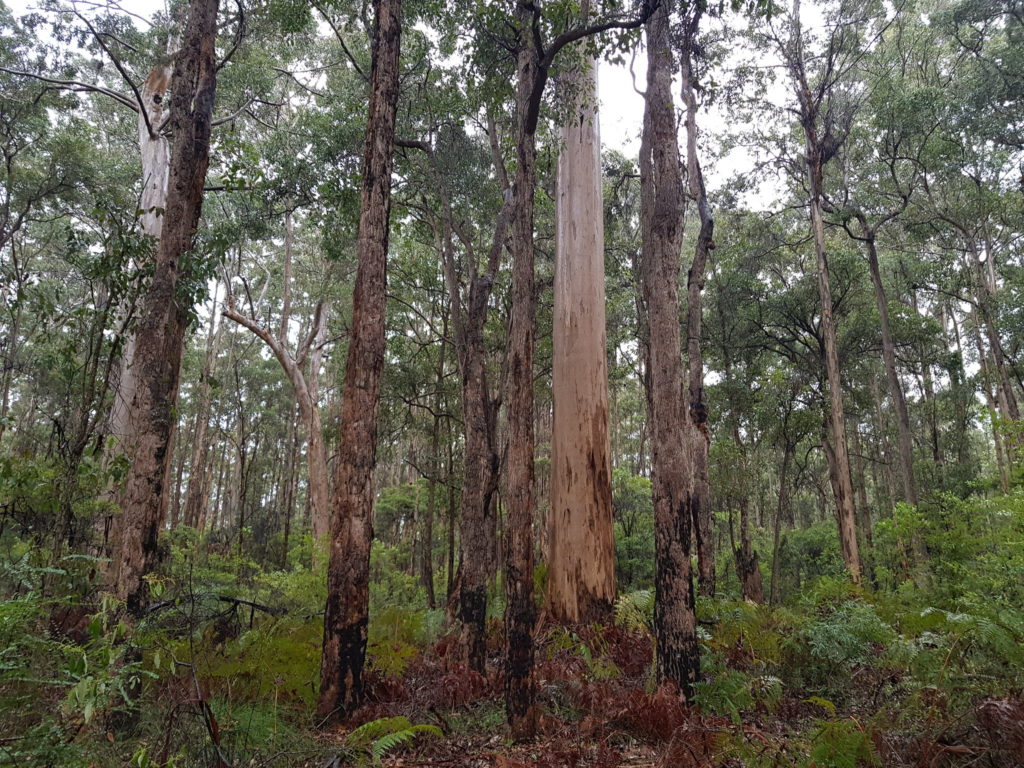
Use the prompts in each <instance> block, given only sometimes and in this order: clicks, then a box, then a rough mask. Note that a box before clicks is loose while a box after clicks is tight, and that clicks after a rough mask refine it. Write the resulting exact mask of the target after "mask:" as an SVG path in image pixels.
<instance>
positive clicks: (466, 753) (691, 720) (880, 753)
mask: <svg viewBox="0 0 1024 768" xmlns="http://www.w3.org/2000/svg"><path fill="white" fill-rule="evenodd" d="M451 650H452V649H451V646H450V644H449V642H448V641H447V640H446V639H442V640H441V641H439V642H438V643H437V644H436V645H435V647H434V648H432V649H430V651H428V652H425V653H423V654H422V655H421V656H420V657H418V658H417V659H416V660H415V661H414V662H413V663H412V664H410V665H409V667H408V668H407V669H406V670H405V672H404V674H403V675H402V677H401V679H397V678H396V679H388V678H383V677H374V676H372V677H373V679H371V681H370V685H369V688H368V690H369V698H370V701H369V703H368V704H367V705H366V706H365V707H364V708H363V709H362V710H361V711H360V713H359V714H358V717H357V719H356V720H355V721H353V722H352V723H349V724H347V725H346V726H344V727H339V728H337V729H334V730H332V731H329V732H327V733H324V734H323V735H321V736H320V737H319V741H320V744H321V746H322V747H323V748H324V749H325V750H326V751H330V749H331V747H332V745H334V746H336V748H337V749H338V755H339V758H338V762H337V763H336V765H338V766H340V765H345V764H348V763H346V762H344V760H346V759H347V760H350V761H352V764H356V765H358V764H359V762H360V761H359V757H358V755H354V754H353V753H352V750H351V749H350V746H351V743H350V741H349V736H350V734H352V733H353V732H354V731H355V730H356V729H357V728H359V726H360V725H362V724H365V723H371V728H372V727H373V725H372V724H374V723H387V722H388V719H389V718H406V719H407V720H408V722H409V723H423V724H427V723H429V724H432V725H436V726H437V727H438V728H439V729H440V731H441V732H442V733H443V734H444V736H443V738H421V739H416V740H415V741H412V740H410V742H409V745H408V746H407V747H406V748H405V749H404V751H402V752H396V753H394V754H393V755H392V756H391V757H390V758H387V759H385V760H384V761H383V764H384V765H391V766H410V767H411V766H418V767H422V768H426V767H427V766H439V767H440V766H446V767H451V768H485V767H486V768H492V767H493V768H527V767H531V768H532V767H533V766H536V767H537V768H618V767H619V766H622V767H625V766H633V767H635V768H638V767H644V768H648V767H649V768H655V767H657V768H669V767H670V766H671V767H674V766H679V767H680V768H710V767H711V766H718V767H721V768H743V766H801V767H805V768H832V767H833V766H834V767H835V768H847V767H849V768H856V767H857V766H869V765H877V766H913V767H914V768H926V767H927V768H941V767H942V766H989V767H990V768H996V767H998V768H1012V766H1024V698H1017V699H1015V700H1010V699H1006V700H999V701H998V702H996V700H992V699H985V700H983V701H979V703H978V704H977V706H976V707H975V708H974V709H973V711H970V712H965V713H957V714H954V713H953V712H951V711H949V710H948V708H947V707H946V705H945V704H944V702H942V701H941V698H942V693H941V692H939V691H936V692H935V696H936V701H935V702H934V703H933V704H934V706H933V708H932V709H930V710H928V709H926V710H923V715H924V717H923V719H917V718H915V719H913V720H912V721H911V724H909V725H908V723H907V722H899V716H898V710H899V709H900V707H901V705H907V704H908V703H909V702H908V691H909V687H908V686H905V685H904V684H905V683H908V682H909V677H910V670H906V671H905V672H903V673H901V672H900V671H898V670H894V669H891V668H888V669H879V668H877V667H875V666H873V665H864V666H862V667H861V668H859V669H855V670H853V672H852V674H851V675H850V676H849V678H848V679H846V681H845V691H844V693H845V696H844V697H843V701H844V706H842V708H840V707H837V706H836V705H835V704H833V703H832V701H830V700H828V699H825V698H823V697H817V696H808V697H807V698H797V697H794V696H792V695H780V696H776V695H775V692H772V691H764V692H763V693H764V694H765V695H764V696H763V697H762V698H760V700H757V698H758V697H757V696H756V693H757V692H756V688H757V686H758V685H762V686H770V685H771V684H772V681H771V680H768V681H766V682H764V683H754V685H753V686H752V687H753V688H754V689H755V690H754V694H755V695H754V697H753V700H752V699H751V698H746V697H745V696H744V695H743V694H742V693H741V692H740V690H739V689H738V688H737V689H736V690H734V691H733V692H732V695H733V696H735V698H736V699H738V701H731V700H730V699H729V692H728V689H729V683H728V682H727V681H726V680H723V679H721V678H720V679H718V680H713V679H712V680H709V681H708V682H707V683H705V684H704V688H703V694H704V696H703V698H704V699H705V701H706V702H707V703H708V706H705V707H703V708H701V707H684V706H682V705H681V704H680V703H679V699H678V697H676V696H675V695H674V694H673V693H672V692H671V691H668V690H665V689H661V690H651V674H650V673H651V661H652V652H651V642H650V639H649V637H648V636H647V635H645V634H644V633H639V632H629V631H626V630H623V629H618V628H593V627H578V628H574V629H567V628H556V629H554V630H552V631H551V632H550V633H548V634H547V635H546V636H545V641H544V642H543V643H542V644H541V645H540V647H539V648H538V651H537V660H538V663H537V685H538V701H539V704H540V711H541V714H540V715H539V718H538V735H537V738H536V739H535V740H534V741H532V742H529V743H523V744H514V743H512V742H511V740H510V739H509V738H508V733H507V728H506V726H505V718H504V710H503V705H502V697H501V690H502V685H503V683H502V680H501V676H500V674H497V673H491V674H490V675H489V676H488V677H486V678H485V677H483V676H481V675H479V674H477V673H474V672H472V671H470V670H468V669H466V668H465V667H462V666H459V665H457V664H452V663H451V662H450V654H451ZM495 650H497V649H495ZM734 650H735V653H733V654H732V657H733V658H732V659H731V662H732V663H733V664H735V665H738V667H740V668H743V667H746V668H747V669H748V670H751V669H753V667H754V666H755V659H754V656H753V654H752V653H751V651H752V649H750V648H746V649H744V648H742V647H737V648H735V649H734ZM877 650H878V652H879V653H880V652H881V650H882V649H877ZM494 661H495V662H497V661H499V657H497V656H496V657H495V659H494ZM722 671H723V672H724V674H723V677H725V678H727V679H729V678H731V679H733V680H734V681H737V680H738V679H739V678H738V675H737V669H736V667H733V668H732V669H731V670H729V671H725V670H722ZM836 674H837V675H840V674H841V673H840V672H839V670H837V672H836ZM843 677H844V678H845V675H843ZM901 687H903V688H905V690H904V691H903V693H900V689H901ZM750 689H751V686H750V684H749V682H748V683H747V685H746V690H747V692H749V691H750ZM740 705H743V707H744V708H743V710H742V711H741V710H740V709H739V706H740ZM913 706H915V707H916V706H918V704H917V702H916V701H915V702H913ZM708 709H715V710H718V713H716V714H712V713H709V712H708V711H706V710H708ZM730 709H731V712H730V711H729V710H730ZM702 710H703V711H702ZM329 764H330V763H329ZM304 765H309V766H311V767H312V766H314V765H322V762H321V763H316V762H315V761H314V762H308V763H304Z"/></svg>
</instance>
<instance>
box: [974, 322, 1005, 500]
mask: <svg viewBox="0 0 1024 768" xmlns="http://www.w3.org/2000/svg"><path fill="white" fill-rule="evenodd" d="M973 320H974V322H972V323H971V324H970V325H971V328H972V330H973V332H974V333H973V335H974V348H975V350H977V353H978V362H979V364H980V366H981V392H982V395H983V396H984V398H985V406H986V407H987V408H988V411H989V422H990V424H991V427H992V444H993V447H994V449H995V454H996V468H997V470H998V472H999V488H1000V490H1001V491H1002V492H1003V493H1009V492H1010V468H1011V462H1010V460H1009V457H1008V455H1007V447H1006V444H1005V442H1004V441H1003V432H1002V430H1001V429H1000V428H999V423H998V421H997V419H998V416H999V413H1000V404H999V401H998V399H997V396H996V395H995V394H994V393H993V382H994V381H995V379H996V377H995V375H994V374H993V373H992V366H991V365H990V364H989V356H988V354H987V353H986V352H985V346H984V344H983V343H982V341H981V333H980V331H979V330H978V326H979V320H978V316H977V314H975V315H974V318H973ZM996 391H998V385H996Z"/></svg>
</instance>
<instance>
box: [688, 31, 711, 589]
mask: <svg viewBox="0 0 1024 768" xmlns="http://www.w3.org/2000/svg"><path fill="white" fill-rule="evenodd" d="M700 17H701V14H700V13H698V12H696V11H691V16H690V17H689V18H688V19H687V23H686V26H685V37H684V40H683V50H682V81H683V86H682V97H683V103H684V104H685V105H686V167H687V174H688V176H689V182H690V195H691V197H692V198H693V199H694V201H695V202H696V203H697V215H698V217H699V219H700V231H699V232H698V233H697V243H696V246H695V248H694V253H693V263H692V264H691V265H690V271H689V274H688V275H687V281H686V287H687V294H688V300H687V305H686V348H687V360H688V362H689V383H690V402H689V407H688V410H687V415H688V417H689V418H688V421H687V425H688V427H689V429H688V437H689V443H690V445H689V449H690V454H691V460H692V462H693V465H692V468H691V472H692V478H693V479H692V482H691V485H690V493H689V500H688V505H689V507H690V511H691V516H692V517H693V530H694V532H695V534H696V541H697V565H698V574H699V577H698V584H699V588H700V594H702V595H708V596H714V594H715V540H714V518H713V517H712V514H711V504H710V502H709V496H710V493H709V488H708V447H709V445H710V443H711V435H710V434H709V432H708V424H707V422H708V408H707V404H706V403H705V402H704V359H703V357H702V354H701V344H700V342H701V319H702V317H701V315H702V304H701V292H702V291H703V290H704V272H705V270H706V268H707V262H708V255H709V254H710V252H711V250H712V249H713V248H714V247H715V243H714V233H715V219H714V216H713V214H712V211H711V205H710V203H709V202H708V195H707V190H706V189H705V187H704V174H703V172H702V171H701V166H700V159H699V157H698V155H697V76H696V62H695V60H694V51H695V47H696V36H697V31H698V29H699V25H700Z"/></svg>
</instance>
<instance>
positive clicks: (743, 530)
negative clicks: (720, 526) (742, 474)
mask: <svg viewBox="0 0 1024 768" xmlns="http://www.w3.org/2000/svg"><path fill="white" fill-rule="evenodd" d="M739 508H740V545H739V547H736V548H735V549H734V551H733V556H734V557H735V559H736V575H737V576H738V577H739V580H740V593H741V594H742V595H743V599H744V600H750V601H751V602H754V603H763V602H764V585H763V583H762V581H761V566H760V564H759V563H758V559H757V552H756V551H755V550H754V545H753V542H751V540H750V495H749V494H747V493H744V494H743V496H742V498H741V499H740V503H739Z"/></svg>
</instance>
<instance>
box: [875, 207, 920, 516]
mask: <svg viewBox="0 0 1024 768" xmlns="http://www.w3.org/2000/svg"><path fill="white" fill-rule="evenodd" d="M861 230H862V235H863V237H864V240H863V242H864V245H865V247H866V248H867V252H868V271H869V272H870V273H871V285H872V286H873V288H874V292H875V305H876V306H877V307H878V317H879V327H880V331H881V335H882V361H883V363H884V364H885V380H886V383H887V384H888V385H889V397H891V398H892V402H893V405H894V406H895V409H896V435H897V439H898V445H899V451H900V469H901V471H902V474H903V499H904V501H906V502H907V503H908V504H913V505H915V506H916V505H917V500H918V495H917V477H916V475H915V474H914V441H913V437H912V434H911V431H910V412H909V411H908V409H907V398H906V397H905V396H904V393H903V385H902V384H901V383H900V377H899V373H897V371H896V344H895V342H894V341H893V338H892V327H891V325H890V323H889V302H888V300H887V298H886V295H885V286H883V285H882V272H881V269H880V268H879V265H878V249H877V247H876V245H875V233H874V231H873V230H871V229H869V228H868V226H867V224H866V222H864V221H862V222H861Z"/></svg>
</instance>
